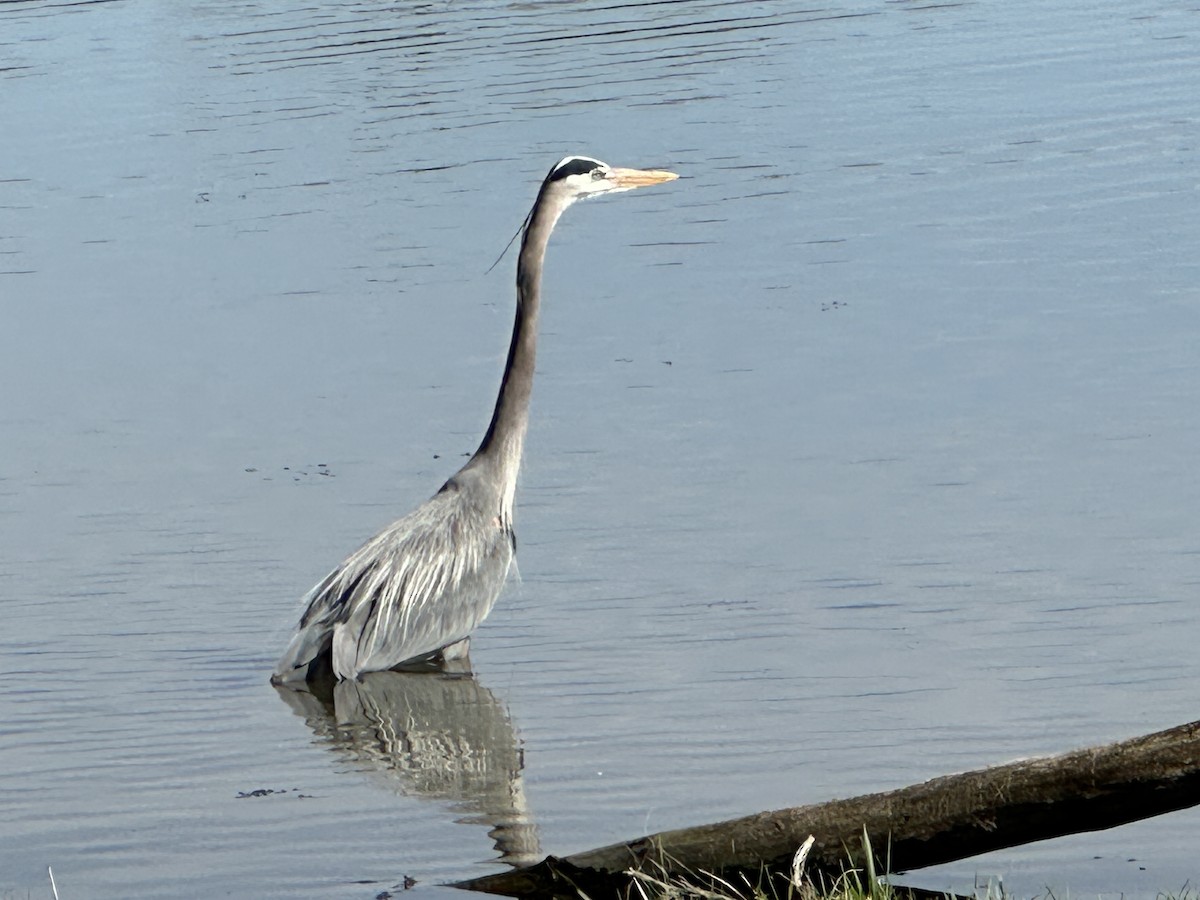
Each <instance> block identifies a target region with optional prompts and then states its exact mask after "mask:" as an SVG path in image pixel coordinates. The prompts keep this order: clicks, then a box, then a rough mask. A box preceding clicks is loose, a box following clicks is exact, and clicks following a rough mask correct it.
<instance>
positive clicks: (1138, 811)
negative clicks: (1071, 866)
mask: <svg viewBox="0 0 1200 900" xmlns="http://www.w3.org/2000/svg"><path fill="white" fill-rule="evenodd" d="M1197 804H1200V721H1197V722H1191V723H1189V724H1187V725H1180V726H1179V727H1177V728H1171V729H1169V730H1167V731H1160V732H1157V733H1155V734H1149V735H1145V736H1143V737H1138V738H1133V739H1131V740H1127V741H1121V742H1119V743H1115V744H1108V745H1106V746H1102V747H1090V748H1088V749H1086V750H1077V751H1075V752H1073V753H1066V754H1063V755H1061V756H1054V757H1049V758H1043V759H1031V760H1023V761H1020V762H1015V763H1009V764H1007V765H1002V766H994V767H992V768H988V769H980V770H977V771H974V772H965V773H962V774H959V775H946V776H943V777H941V778H935V779H933V780H932V781H926V782H924V783H922V784H916V785H912V786H910V787H906V788H901V789H899V790H895V791H887V792H885V793H880V794H867V795H864V796H861V797H852V798H850V799H847V800H832V801H830V802H828V803H820V804H815V805H812V806H801V807H796V808H792V809H783V810H777V811H774V812H763V813H757V814H755V815H752V816H746V817H744V818H740V819H733V820H730V821H727V822H717V823H715V824H711V825H700V826H697V827H694V828H681V829H678V830H675V831H664V832H660V833H658V834H654V835H650V836H647V837H643V838H639V839H637V840H634V841H629V842H627V843H620V844H613V845H611V846H608V847H601V848H599V849H597V850H589V851H586V852H584V853H576V854H573V855H571V856H568V857H565V858H561V859H557V858H555V857H547V858H546V859H545V860H543V861H542V862H540V863H538V864H536V865H534V866H530V867H528V868H524V869H515V870H512V871H508V872H501V873H498V874H495V875H485V876H483V877H480V878H472V879H470V880H468V881H463V882H459V883H457V884H456V885H455V886H456V887H461V888H467V889H470V890H476V891H487V892H489V893H495V894H505V895H508V896H511V897H553V896H567V895H569V896H571V897H575V898H578V893H577V889H580V890H583V891H585V892H586V893H587V894H588V896H590V897H592V898H593V900H599V898H603V897H611V896H614V895H620V894H624V893H625V892H626V889H627V888H628V887H629V884H630V880H631V879H630V877H629V876H628V875H627V874H626V873H627V872H628V871H630V870H634V871H640V872H647V873H651V874H654V875H656V876H666V877H684V878H686V877H687V876H688V874H689V873H698V872H704V873H711V874H715V875H718V876H720V877H722V878H725V879H727V880H729V879H731V878H738V877H739V876H740V875H741V874H745V875H747V876H748V877H749V878H750V879H751V880H752V883H754V882H756V881H757V879H759V878H760V877H762V875H763V872H764V870H765V871H766V872H767V873H769V874H771V877H774V873H780V874H783V875H785V876H786V873H788V872H789V870H790V867H791V861H792V856H793V854H794V853H795V851H796V848H797V847H799V846H800V844H801V843H803V842H804V840H805V839H806V838H807V837H808V836H809V835H810V834H811V835H814V836H815V837H816V841H815V843H814V845H813V847H812V850H811V851H810V853H809V856H808V863H807V868H806V872H808V873H809V874H810V875H812V874H817V873H819V874H821V875H827V876H833V877H836V875H837V874H838V873H840V872H841V871H842V870H844V869H845V868H847V867H856V868H857V867H861V866H863V864H864V863H865V855H864V850H863V846H862V843H863V841H862V835H863V830H864V828H865V829H866V833H867V834H868V835H869V836H870V839H871V843H872V845H873V846H874V848H875V852H876V854H877V855H881V854H882V853H883V852H884V848H887V849H888V852H889V853H890V861H891V869H892V871H893V872H904V871H908V870H911V869H920V868H923V867H925V866H933V865H938V864H940V863H946V862H952V861H955V860H959V859H966V858H968V857H971V856H977V855H978V854H980V853H987V852H990V851H993V850H1001V849H1004V848H1006V847H1015V846H1018V845H1020V844H1026V843H1031V842H1033V841H1040V840H1045V839H1046V838H1052V837H1060V836H1062V835H1067V834H1076V833H1080V832H1085V831H1100V830H1102V829H1105V828H1112V827H1114V826H1116V825H1123V824H1125V823H1127V822H1135V821H1137V820H1139V819H1146V818H1149V817H1151V816H1157V815H1161V814H1162V813H1166V812H1172V811H1174V810H1178V809H1185V808H1187V807H1189V806H1195V805H1197Z"/></svg>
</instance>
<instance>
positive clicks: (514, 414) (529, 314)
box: [467, 196, 563, 520]
mask: <svg viewBox="0 0 1200 900" xmlns="http://www.w3.org/2000/svg"><path fill="white" fill-rule="evenodd" d="M543 199H544V197H543V196H539V197H538V200H537V202H536V203H535V204H534V207H533V212H532V213H531V214H530V220H529V225H528V226H527V227H526V229H525V234H524V236H523V237H522V238H521V254H520V256H519V257H518V258H517V313H516V319H515V320H514V322H513V332H512V342H511V343H510V344H509V347H508V362H507V364H506V365H505V367H504V378H503V379H502V380H501V382H500V396H499V397H497V398H496V409H495V411H494V412H493V413H492V421H491V424H490V425H488V430H487V434H485V435H484V436H483V442H482V443H481V444H480V445H479V449H478V450H476V451H475V455H474V456H473V457H471V461H470V462H469V463H468V464H467V465H468V466H470V467H486V469H487V470H488V474H489V475H491V476H492V478H493V479H494V483H495V484H496V486H497V487H498V488H499V490H500V492H501V510H502V515H503V516H504V518H505V519H506V520H511V516H512V504H513V494H514V493H515V491H516V486H517V472H518V470H519V469H520V467H521V451H522V449H523V447H524V444H525V431H526V430H527V428H528V427H529V397H530V394H531V393H532V391H533V371H534V366H535V364H536V362H537V330H538V310H539V305H540V303H541V290H542V258H543V257H544V256H545V253H546V242H547V241H548V240H549V239H550V232H551V231H553V230H554V225H555V223H557V222H558V217H559V216H560V215H562V209H563V208H562V207H561V206H560V205H559V204H557V203H553V202H543Z"/></svg>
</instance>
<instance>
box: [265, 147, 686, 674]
mask: <svg viewBox="0 0 1200 900" xmlns="http://www.w3.org/2000/svg"><path fill="white" fill-rule="evenodd" d="M675 177H676V176H675V175H674V174H672V173H671V172H653V171H640V170H637V169H616V168H613V167H611V166H609V165H608V164H606V163H602V162H600V161H599V160H595V159H589V158H587V157H584V156H568V157H567V158H566V159H564V160H562V161H560V162H559V163H558V164H557V165H556V166H555V167H554V168H553V169H551V170H550V173H549V174H548V175H547V176H546V179H545V181H543V182H542V187H541V190H540V191H539V192H538V196H537V200H536V201H535V202H534V204H533V209H531V210H530V211H529V215H528V217H527V218H526V219H525V225H524V228H523V232H522V234H523V236H522V239H521V253H520V256H519V257H518V259H517V315H516V321H515V322H514V323H513V333H512V343H511V344H510V345H509V350H508V362H507V364H506V366H505V368H504V377H503V379H502V380H501V382H500V396H499V397H498V398H497V399H496V408H495V412H494V413H493V414H492V422H491V424H490V425H489V426H488V430H487V434H485V435H484V438H483V442H482V443H481V444H480V445H479V449H478V450H476V451H475V455H474V456H472V457H471V459H470V460H469V461H468V462H467V464H466V465H465V466H463V467H462V468H461V469H460V470H459V471H458V472H457V474H455V475H453V476H451V478H450V480H449V481H447V482H446V483H445V484H444V485H442V489H441V490H440V491H438V492H437V493H436V494H435V495H434V496H433V497H431V498H430V499H429V500H427V501H426V502H425V503H423V504H421V506H419V507H417V509H415V510H414V511H413V512H411V513H410V514H409V515H407V516H405V517H404V518H402V519H400V520H398V521H396V522H394V523H392V524H391V525H390V526H388V527H387V528H386V529H384V530H383V531H382V532H380V533H379V534H378V535H376V536H375V537H374V538H372V539H371V540H369V541H368V542H367V543H366V544H364V545H363V546H362V547H361V548H359V549H358V550H357V551H356V552H355V553H353V554H351V556H350V557H349V558H347V559H346V561H345V562H343V563H342V564H341V565H340V566H338V567H337V568H336V569H334V570H333V571H332V572H331V573H330V574H329V575H328V576H326V578H325V579H324V580H323V581H322V582H321V583H320V584H318V585H317V586H316V587H314V588H313V589H312V591H311V592H310V593H309V595H308V596H307V597H306V598H305V602H306V604H307V606H306V609H305V611H304V615H303V616H302V617H301V619H300V625H299V627H298V629H297V631H296V634H295V636H294V637H293V638H292V641H291V643H290V644H289V645H288V648H287V650H286V651H285V652H284V654H283V658H282V659H280V661H279V664H278V665H277V666H276V667H275V674H274V676H273V679H272V680H274V681H276V682H286V681H303V680H305V679H306V678H311V677H314V675H317V674H319V673H320V672H321V671H322V670H325V671H327V670H330V669H332V672H333V674H334V675H335V676H336V677H337V678H339V679H343V678H356V677H358V676H359V675H362V674H363V673H364V672H379V671H383V670H386V669H392V668H395V667H396V666H399V665H402V664H405V663H409V662H413V661H421V660H425V659H429V658H435V659H437V660H438V661H443V662H444V661H452V660H458V659H463V658H465V657H466V654H467V646H468V642H469V640H470V636H471V632H473V631H474V630H475V628H476V626H478V625H479V623H480V622H482V621H483V619H484V617H486V616H487V614H488V613H489V612H491V609H492V605H493V604H494V603H495V602H496V597H497V596H498V595H499V594H500V589H501V587H503V585H504V579H505V578H506V577H507V575H508V568H509V565H510V564H511V563H512V558H513V550H514V548H515V546H516V541H515V538H514V537H513V520H512V516H513V495H514V493H515V491H516V487H517V469H518V468H519V467H520V465H521V448H522V446H523V444H524V442H525V431H526V428H527V426H528V424H529V395H530V391H531V389H532V388H533V370H534V356H535V354H536V351H537V324H538V305H539V300H540V295H541V281H542V261H543V259H544V257H545V253H546V243H547V241H548V240H549V239H550V232H551V231H552V230H553V229H554V225H555V223H557V222H558V217H559V216H561V215H562V213H563V211H564V210H565V209H566V208H567V207H568V206H570V205H571V204H572V203H574V202H575V201H576V200H579V199H581V198H583V197H594V196H598V195H599V194H608V193H614V192H616V191H628V190H631V189H633V188H638V187H644V186H646V185H651V184H661V183H662V182H664V181H670V180H671V179H673V178H675ZM595 255H596V257H597V259H596V260H595V262H596V263H597V265H605V266H610V267H611V266H613V265H614V264H619V263H620V262H621V258H620V254H619V253H614V252H612V251H604V252H597V253H596V254H595Z"/></svg>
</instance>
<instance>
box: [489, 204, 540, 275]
mask: <svg viewBox="0 0 1200 900" xmlns="http://www.w3.org/2000/svg"><path fill="white" fill-rule="evenodd" d="M538 196H539V197H540V196H541V195H540V194H539V195H538ZM535 209H537V201H534V204H533V206H531V207H529V212H527V213H525V221H524V222H522V223H521V227H520V228H518V229H517V231H516V233H515V234H514V235H513V236H512V237H510V238H509V239H508V243H507V244H505V245H504V249H503V250H501V251H500V255H499V256H497V257H496V261H495V262H494V263H492V264H491V265H490V266H488V267H487V272H484V273H483V274H484V275H487V274H489V273H490V272H491V271H492V269H494V268H496V266H498V265H500V260H502V259H504V256H505V254H507V253H508V249H509V248H510V247H511V246H512V245H513V242H514V241H515V240H516V239H517V238H519V237H520V236H521V235H522V234H523V233H524V231H525V229H526V228H528V227H529V220H530V219H532V218H533V211H534V210H535Z"/></svg>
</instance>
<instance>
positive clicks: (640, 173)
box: [608, 169, 679, 190]
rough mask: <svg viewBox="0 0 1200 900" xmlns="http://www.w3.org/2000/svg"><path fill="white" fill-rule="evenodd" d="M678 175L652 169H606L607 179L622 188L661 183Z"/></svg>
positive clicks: (672, 179)
mask: <svg viewBox="0 0 1200 900" xmlns="http://www.w3.org/2000/svg"><path fill="white" fill-rule="evenodd" d="M678 177H679V176H678V175H676V174H675V173H674V172H660V171H656V170H654V169H609V170H608V180H609V181H611V182H612V183H613V184H615V185H616V186H617V187H619V188H621V189H623V190H628V189H630V188H640V187H647V186H649V185H652V184H662V183H663V182H664V181H674V180H675V179H676V178H678Z"/></svg>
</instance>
